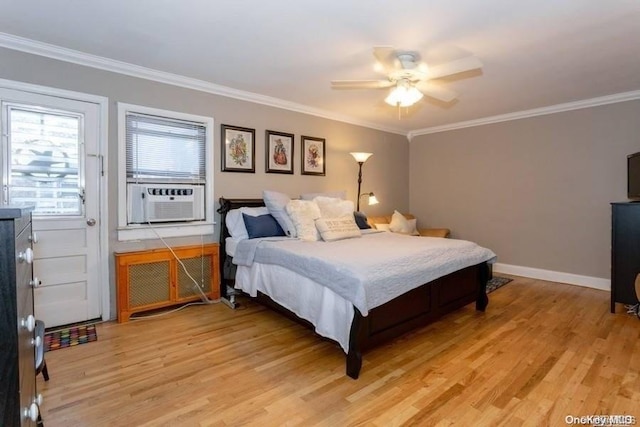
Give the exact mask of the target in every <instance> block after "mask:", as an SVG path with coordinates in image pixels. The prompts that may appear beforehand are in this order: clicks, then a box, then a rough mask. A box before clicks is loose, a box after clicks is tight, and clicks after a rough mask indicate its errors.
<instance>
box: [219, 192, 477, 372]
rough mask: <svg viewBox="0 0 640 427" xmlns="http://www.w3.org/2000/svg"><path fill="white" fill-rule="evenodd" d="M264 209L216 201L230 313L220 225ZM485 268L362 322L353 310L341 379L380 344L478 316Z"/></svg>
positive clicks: (409, 296) (255, 202)
mask: <svg viewBox="0 0 640 427" xmlns="http://www.w3.org/2000/svg"><path fill="white" fill-rule="evenodd" d="M245 206H246V207H260V206H264V202H263V200H262V199H225V198H223V197H221V198H220V208H219V209H218V213H220V215H221V220H220V223H221V225H222V227H221V230H220V282H221V289H220V296H221V298H223V299H225V300H227V303H228V304H229V305H230V306H232V307H235V294H234V292H235V291H234V288H233V285H234V282H235V266H234V265H233V263H232V262H231V257H229V256H227V255H226V242H225V241H226V238H227V237H229V232H228V230H227V227H226V224H225V219H226V214H227V212H229V211H230V210H231V209H237V208H240V207H245ZM488 279H489V266H488V264H487V263H486V262H483V263H480V264H477V265H473V266H471V267H467V268H464V269H462V270H458V271H455V272H453V273H451V274H448V275H446V276H443V277H440V278H438V279H436V280H433V281H431V282H429V283H425V284H424V285H422V286H420V287H418V288H415V289H413V290H411V291H409V292H407V293H405V294H403V295H400V296H399V297H397V298H395V299H393V300H391V301H389V302H387V303H385V304H383V305H381V306H378V307H376V308H374V309H372V310H369V315H368V316H362V314H360V312H359V311H358V309H357V308H355V307H354V318H353V322H352V324H351V333H350V336H349V353H348V354H347V361H346V362H347V363H346V365H347V375H348V376H350V377H351V378H354V379H357V378H358V375H359V374H360V368H361V367H362V352H363V351H364V350H366V349H368V348H371V347H373V346H375V345H378V344H379V343H381V342H384V341H388V340H391V339H393V338H396V337H398V336H399V335H401V334H403V333H405V332H407V331H410V330H412V329H415V328H418V327H420V326H424V325H427V324H429V323H432V322H434V321H436V320H438V319H439V318H441V317H442V316H444V315H445V314H448V313H451V312H452V311H454V310H457V309H459V308H461V307H463V306H465V305H467V304H469V303H472V302H474V301H475V303H476V310H479V311H484V310H485V308H486V307H487V304H488V303H489V299H488V297H487V292H486V290H487V280H488ZM257 299H258V300H259V301H260V302H261V303H263V304H265V305H267V306H269V307H271V308H273V309H275V310H277V311H279V312H281V313H283V314H285V315H286V316H288V317H290V318H292V319H294V320H296V321H298V322H300V323H302V324H304V325H306V326H311V327H313V325H311V324H310V322H308V321H306V320H304V319H300V318H299V317H297V316H296V315H295V314H294V313H293V312H291V311H289V310H287V309H286V308H284V307H282V306H280V305H278V304H277V303H276V302H275V301H273V300H272V299H271V298H269V297H268V296H267V295H264V294H261V293H259V295H258V298H257Z"/></svg>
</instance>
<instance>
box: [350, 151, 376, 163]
mask: <svg viewBox="0 0 640 427" xmlns="http://www.w3.org/2000/svg"><path fill="white" fill-rule="evenodd" d="M349 154H351V155H352V156H353V158H354V159H356V162H358V163H364V162H366V161H367V159H368V158H369V157H371V156H373V153H349Z"/></svg>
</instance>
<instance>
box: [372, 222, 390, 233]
mask: <svg viewBox="0 0 640 427" xmlns="http://www.w3.org/2000/svg"><path fill="white" fill-rule="evenodd" d="M373 225H374V226H375V227H376V230H381V231H391V230H389V224H385V223H383V222H381V223H380V224H373Z"/></svg>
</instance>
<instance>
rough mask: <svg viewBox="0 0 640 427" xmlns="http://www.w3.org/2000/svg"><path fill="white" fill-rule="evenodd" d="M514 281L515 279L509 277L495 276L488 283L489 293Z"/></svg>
mask: <svg viewBox="0 0 640 427" xmlns="http://www.w3.org/2000/svg"><path fill="white" fill-rule="evenodd" d="M512 280H513V279H509V278H508V277H499V276H493V279H491V280H489V281H488V282H487V293H489V292H493V291H495V290H496V289H498V288H500V287H502V286H504V285H506V284H507V283H509V282H510V281H512Z"/></svg>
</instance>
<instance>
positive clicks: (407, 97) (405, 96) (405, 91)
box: [384, 84, 424, 107]
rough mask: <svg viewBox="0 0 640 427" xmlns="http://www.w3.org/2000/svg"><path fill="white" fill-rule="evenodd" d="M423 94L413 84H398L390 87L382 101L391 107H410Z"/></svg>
mask: <svg viewBox="0 0 640 427" xmlns="http://www.w3.org/2000/svg"><path fill="white" fill-rule="evenodd" d="M423 96H424V95H423V94H422V92H420V91H419V90H418V89H417V88H416V87H415V86H413V85H410V84H408V85H406V84H405V85H403V84H398V85H397V86H396V87H394V88H393V89H391V92H390V93H389V96H387V97H386V98H385V99H384V102H386V103H387V104H389V105H391V106H393V107H410V106H412V105H413V104H415V103H416V102H418V101H420V100H421V99H422V97H423Z"/></svg>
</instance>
